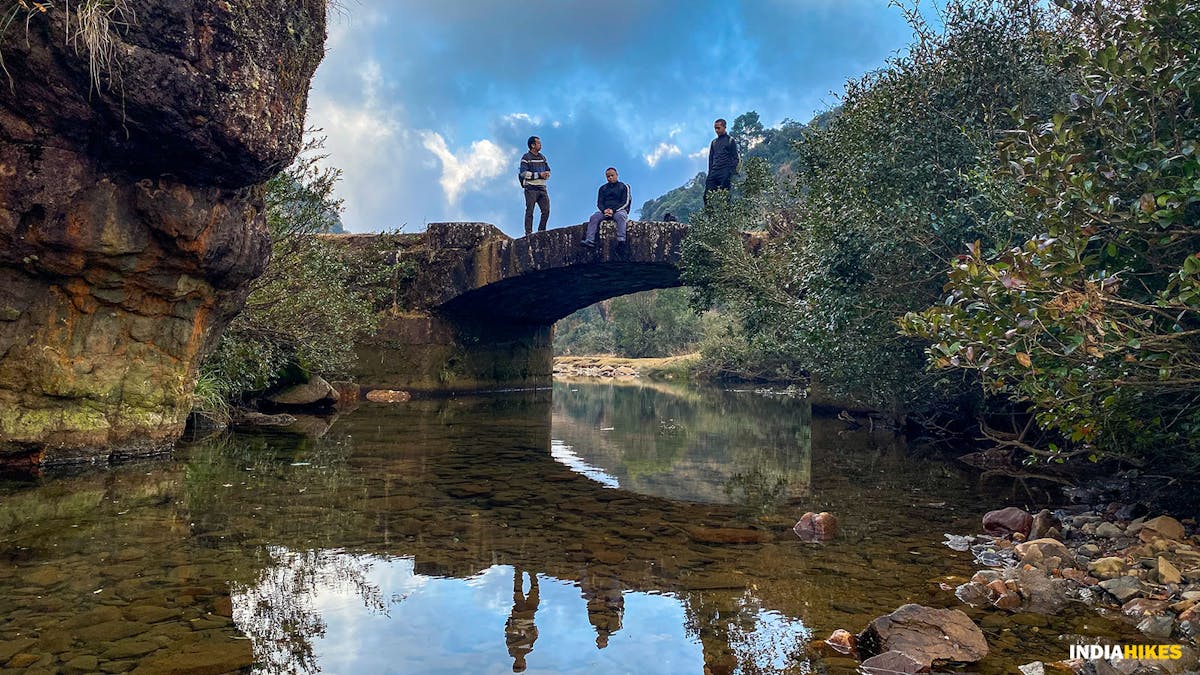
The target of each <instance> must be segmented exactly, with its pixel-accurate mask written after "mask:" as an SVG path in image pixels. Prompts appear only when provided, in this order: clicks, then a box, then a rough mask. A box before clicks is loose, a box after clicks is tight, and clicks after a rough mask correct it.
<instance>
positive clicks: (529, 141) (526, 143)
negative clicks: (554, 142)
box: [525, 136, 542, 148]
mask: <svg viewBox="0 0 1200 675" xmlns="http://www.w3.org/2000/svg"><path fill="white" fill-rule="evenodd" d="M540 140H542V139H540V138H538V137H537V136H530V137H529V140H527V141H525V147H527V148H532V147H533V142H534V141H540Z"/></svg>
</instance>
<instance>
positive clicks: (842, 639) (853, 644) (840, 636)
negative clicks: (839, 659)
mask: <svg viewBox="0 0 1200 675" xmlns="http://www.w3.org/2000/svg"><path fill="white" fill-rule="evenodd" d="M825 644H827V645H829V647H830V648H831V649H833V650H834V651H836V652H838V653H839V654H850V653H852V652H854V651H855V649H857V647H858V645H857V641H856V638H855V637H854V634H853V633H851V632H850V631H848V630H846V629H844V628H839V629H837V630H835V631H833V633H831V634H830V635H829V637H827V638H825Z"/></svg>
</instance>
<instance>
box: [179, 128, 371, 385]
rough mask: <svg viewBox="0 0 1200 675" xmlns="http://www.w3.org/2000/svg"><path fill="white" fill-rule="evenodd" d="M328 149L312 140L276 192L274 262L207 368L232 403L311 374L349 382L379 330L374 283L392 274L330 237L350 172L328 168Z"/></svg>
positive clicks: (270, 191) (270, 215) (271, 201)
mask: <svg viewBox="0 0 1200 675" xmlns="http://www.w3.org/2000/svg"><path fill="white" fill-rule="evenodd" d="M322 140H323V139H310V140H309V141H308V142H307V143H306V147H305V151H304V152H303V153H301V155H300V157H299V158H297V160H296V161H295V162H294V163H293V164H292V166H290V167H289V168H288V169H286V170H285V171H282V172H280V173H279V174H278V175H276V176H275V177H274V178H272V179H271V180H270V181H269V182H268V183H267V189H266V209H267V225H268V228H269V229H270V231H271V237H272V250H271V262H270V264H269V265H268V266H267V269H266V271H265V272H264V273H263V275H262V276H260V277H259V278H258V279H256V280H255V281H254V282H253V284H252V286H251V292H250V296H249V298H248V300H247V301H246V307H245V309H244V310H243V311H242V313H241V314H239V315H238V316H237V317H235V318H234V320H233V321H232V322H231V323H230V325H229V328H228V329H227V330H226V331H225V333H224V334H223V335H222V336H221V339H220V341H219V342H218V344H217V346H216V348H215V350H214V351H213V353H212V354H210V355H209V357H208V358H207V359H206V360H205V361H204V363H203V365H202V368H201V370H202V373H203V374H205V375H206V376H208V377H209V378H212V379H214V380H215V381H216V382H218V383H220V386H221V388H222V390H223V391H224V392H226V394H227V395H230V396H239V395H242V394H245V393H247V392H255V391H261V390H264V389H267V388H269V387H272V386H274V385H276V384H279V383H281V382H283V381H286V380H288V379H293V378H302V377H303V376H305V375H308V374H321V375H331V376H340V375H346V374H348V372H349V370H350V368H351V367H352V366H353V363H354V345H355V343H356V342H357V340H358V339H359V338H360V337H362V336H364V335H365V334H367V333H369V332H370V331H371V330H373V328H374V320H375V313H374V311H373V298H372V296H371V292H370V290H369V288H370V285H371V284H370V282H371V279H372V278H373V277H372V275H374V274H377V273H378V274H383V273H386V271H385V270H383V269H382V266H380V265H378V264H377V262H376V261H374V260H362V259H360V258H359V256H360V255H362V254H356V253H354V252H352V251H350V250H349V249H347V248H344V247H341V246H338V245H336V244H334V243H331V242H330V241H328V240H326V239H324V238H322V237H321V236H320V235H321V234H323V233H326V232H328V231H329V230H331V229H335V228H338V227H339V225H340V221H339V220H338V219H337V217H336V214H337V213H339V212H340V211H341V200H340V199H338V198H336V197H335V196H334V185H335V184H336V182H337V180H338V178H339V177H340V175H341V172H340V171H339V170H337V169H331V168H322V167H321V166H320V165H319V162H320V160H321V159H323V156H321V155H319V154H315V153H316V152H317V151H318V150H319V149H320V147H321V141H322ZM367 255H370V254H369V253H368V254H367Z"/></svg>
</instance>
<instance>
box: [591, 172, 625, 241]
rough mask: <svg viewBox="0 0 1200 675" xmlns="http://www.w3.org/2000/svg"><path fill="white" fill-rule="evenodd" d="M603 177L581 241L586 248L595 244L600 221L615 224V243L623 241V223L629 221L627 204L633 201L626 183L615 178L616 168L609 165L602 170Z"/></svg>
mask: <svg viewBox="0 0 1200 675" xmlns="http://www.w3.org/2000/svg"><path fill="white" fill-rule="evenodd" d="M604 178H605V179H606V180H607V182H606V183H604V185H601V186H600V190H599V192H597V193H596V208H597V209H598V210H597V211H596V212H595V213H593V214H592V217H591V218H588V225H587V234H585V235H583V242H582V243H583V245H584V246H587V247H588V248H591V247H593V246H595V245H596V233H597V232H598V231H599V230H600V223H601V222H602V221H605V220H611V221H613V222H614V223H616V224H617V243H618V244H621V243H624V242H625V225H626V223H628V222H629V204H630V202H631V201H633V195H632V193H630V191H629V186H628V185H626V184H624V183H622V182H621V181H619V180H617V170H616V169H614V168H612V167H611V166H610V167H608V168H607V169H605V170H604Z"/></svg>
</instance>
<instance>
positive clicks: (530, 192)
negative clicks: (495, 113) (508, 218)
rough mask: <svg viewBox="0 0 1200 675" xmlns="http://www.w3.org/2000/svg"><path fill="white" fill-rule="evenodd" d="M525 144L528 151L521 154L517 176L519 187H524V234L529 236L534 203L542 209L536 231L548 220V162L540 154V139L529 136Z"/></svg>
mask: <svg viewBox="0 0 1200 675" xmlns="http://www.w3.org/2000/svg"><path fill="white" fill-rule="evenodd" d="M525 144H526V145H528V146H529V152H527V153H525V154H524V155H522V156H521V168H520V169H518V171H517V178H519V179H520V181H521V187H523V188H525V236H529V235H531V234H533V206H534V204H537V206H538V208H540V209H541V210H542V219H541V220H540V221H539V222H538V232H545V231H546V221H548V220H550V195H549V194H548V193H547V192H546V181H547V180H548V179H549V178H550V164H549V162H547V161H546V156H545V155H543V154H542V139H540V138H538V137H537V136H530V137H529V140H528V141H526V142H525Z"/></svg>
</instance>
